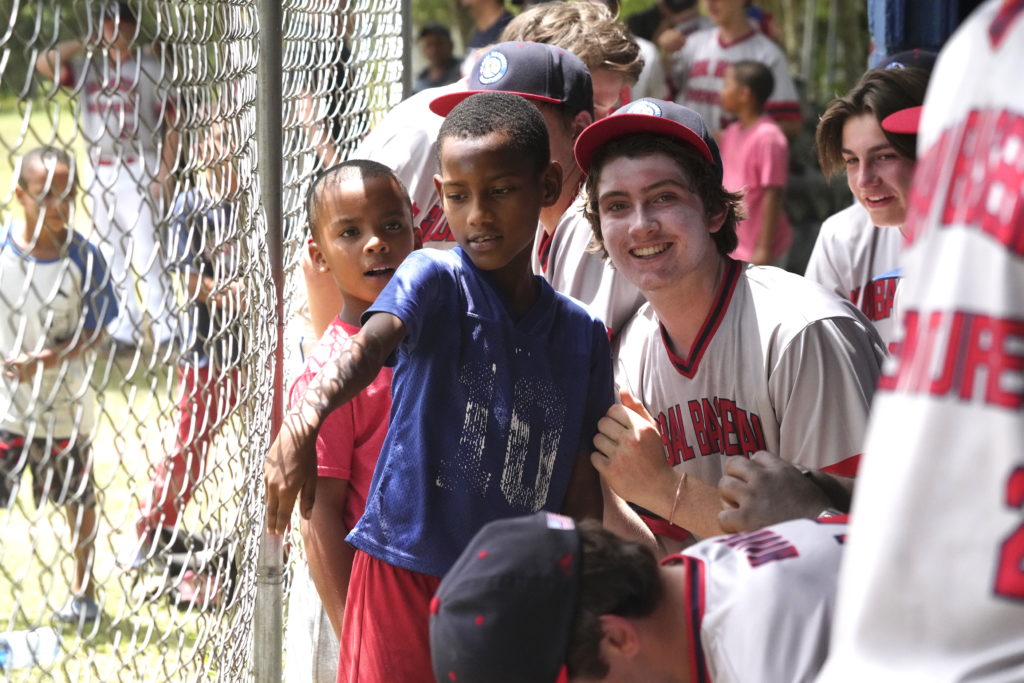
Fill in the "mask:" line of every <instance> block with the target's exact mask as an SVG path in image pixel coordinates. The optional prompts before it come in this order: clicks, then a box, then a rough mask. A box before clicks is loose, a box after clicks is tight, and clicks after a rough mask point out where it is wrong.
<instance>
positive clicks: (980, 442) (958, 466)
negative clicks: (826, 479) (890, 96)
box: [820, 0, 1024, 683]
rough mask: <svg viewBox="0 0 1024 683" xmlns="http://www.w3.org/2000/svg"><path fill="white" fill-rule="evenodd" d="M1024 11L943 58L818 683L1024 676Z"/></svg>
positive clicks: (983, 20) (990, 19)
mask: <svg viewBox="0 0 1024 683" xmlns="http://www.w3.org/2000/svg"><path fill="white" fill-rule="evenodd" d="M1022 59H1024V0H1014V1H1012V2H1010V1H1007V2H1002V3H1001V2H997V1H995V0H990V1H989V2H987V3H985V4H984V5H983V6H982V7H980V8H979V9H978V10H976V11H975V13H974V14H973V15H972V16H971V17H970V18H969V19H968V20H967V21H966V22H965V24H964V25H963V26H962V27H961V28H960V29H959V30H958V31H957V33H956V34H955V35H954V36H953V37H952V38H951V39H950V41H949V42H948V43H947V45H946V47H945V48H944V49H943V50H942V53H941V54H940V56H939V59H938V63H937V65H936V68H935V72H934V74H933V76H932V83H933V84H934V85H935V87H932V88H929V89H928V94H927V97H926V98H925V102H924V117H923V119H922V121H921V128H920V132H919V133H918V139H917V142H918V152H919V154H918V163H917V167H916V170H915V176H914V183H913V189H912V192H911V198H910V204H909V206H908V211H907V215H908V217H909V220H908V223H907V226H906V227H907V234H908V236H909V237H908V242H907V247H906V250H905V252H904V275H905V278H904V280H903V282H902V284H901V286H900V307H901V318H900V327H901V329H902V330H903V332H902V335H901V339H900V341H899V342H898V345H897V351H896V354H895V356H894V358H893V360H892V361H891V362H890V363H889V364H888V365H887V366H886V372H885V375H884V376H883V379H882V384H881V390H880V391H879V395H878V398H877V400H876V403H875V410H874V414H873V416H872V420H871V424H870V427H869V431H868V438H867V442H866V453H867V455H866V457H865V459H864V466H863V468H862V469H861V476H860V479H859V480H858V483H857V489H856V493H855V494H854V502H853V514H852V517H851V519H852V524H851V526H850V545H849V548H848V552H847V556H846V559H845V560H844V564H843V569H842V575H841V580H840V589H839V590H840V592H839V597H838V603H837V615H836V622H835V623H836V626H835V630H834V632H833V642H832V652H831V655H830V659H829V661H828V662H827V664H826V667H825V669H824V670H823V673H822V677H821V678H820V680H821V681H827V682H829V683H832V682H836V681H840V682H845V681H865V680H872V679H874V680H886V681H892V680H899V681H938V682H942V681H968V680H970V681H1021V680H1024V524H1022V504H1024V296H1022V294H1024V197H1022V194H1021V190H1022V188H1024V90H1022V89H1021V88H1019V87H1015V86H1013V85H1012V84H1014V83H1018V82H1019V78H1020V64H1021V60H1022Z"/></svg>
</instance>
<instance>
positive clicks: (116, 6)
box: [103, 2, 135, 24]
mask: <svg viewBox="0 0 1024 683" xmlns="http://www.w3.org/2000/svg"><path fill="white" fill-rule="evenodd" d="M103 18H104V19H117V20H118V21H127V22H131V23H133V24H134V23H135V12H133V11H132V8H131V7H129V6H128V3H127V2H108V3H107V4H106V5H105V6H104V7H103Z"/></svg>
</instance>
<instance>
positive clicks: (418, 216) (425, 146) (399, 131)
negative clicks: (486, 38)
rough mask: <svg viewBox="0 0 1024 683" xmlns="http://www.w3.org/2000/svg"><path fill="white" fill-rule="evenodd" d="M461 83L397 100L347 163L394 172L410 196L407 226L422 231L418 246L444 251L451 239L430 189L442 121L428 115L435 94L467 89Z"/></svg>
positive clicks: (453, 243) (439, 118) (434, 170)
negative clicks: (359, 162)
mask: <svg viewBox="0 0 1024 683" xmlns="http://www.w3.org/2000/svg"><path fill="white" fill-rule="evenodd" d="M467 87H468V86H467V82H466V79H461V80H459V81H456V82H455V83H452V84H451V85H445V86H442V87H440V88H430V89H428V90H423V91H420V92H418V93H416V94H415V95H413V96H412V97H410V98H408V99H406V100H403V101H402V102H399V103H398V105H397V106H396V107H395V108H394V109H392V110H391V111H389V112H388V113H387V115H385V116H384V118H383V119H381V122H380V123H378V124H377V125H376V126H374V128H373V130H372V131H370V134H369V135H367V136H366V138H365V139H364V140H363V141H362V142H361V143H360V145H359V147H357V148H356V151H355V152H353V153H352V154H351V155H349V158H350V159H371V160H373V161H378V162H380V163H382V164H384V165H385V166H387V167H388V168H390V169H392V170H394V172H395V175H397V176H398V177H399V178H400V179H401V180H402V182H403V183H405V189H407V190H408V191H409V197H410V198H412V218H413V223H414V224H415V225H416V227H418V228H419V229H420V230H421V231H422V233H423V246H425V247H435V248H442V249H450V248H451V247H454V246H455V237H454V236H452V231H451V230H450V229H449V228H448V219H447V217H445V215H444V209H442V208H441V198H440V197H438V196H437V190H435V189H434V174H435V173H437V172H438V169H437V134H438V132H439V131H440V130H441V124H442V123H444V117H443V116H438V115H437V114H435V113H434V112H432V111H430V103H431V102H432V101H433V100H434V99H435V98H437V97H440V96H441V95H446V94H448V93H451V92H461V91H463V90H465V89H466V88H467Z"/></svg>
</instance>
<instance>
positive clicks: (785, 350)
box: [615, 259, 884, 535]
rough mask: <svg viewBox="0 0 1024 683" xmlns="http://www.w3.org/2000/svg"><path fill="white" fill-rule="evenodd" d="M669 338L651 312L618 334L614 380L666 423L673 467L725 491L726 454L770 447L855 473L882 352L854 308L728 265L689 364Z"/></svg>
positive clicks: (664, 529) (819, 466)
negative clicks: (721, 485) (722, 486)
mask: <svg viewBox="0 0 1024 683" xmlns="http://www.w3.org/2000/svg"><path fill="white" fill-rule="evenodd" d="M664 334H665V333H664V331H663V328H662V326H661V323H660V322H659V320H658V317H657V314H656V313H655V312H654V309H653V308H652V307H651V306H649V305H647V306H644V307H643V308H641V309H640V312H639V313H638V314H637V316H636V317H635V318H634V319H633V320H632V321H630V323H629V324H628V325H627V326H626V328H625V329H624V330H623V331H622V333H621V334H620V335H619V339H618V345H617V349H616V351H617V354H618V356H617V361H616V372H615V379H616V382H617V384H618V385H619V387H620V388H622V389H628V390H629V391H630V392H631V393H632V394H633V396H635V397H636V398H637V399H639V400H640V401H641V402H642V403H643V405H644V406H645V407H646V408H647V410H648V411H649V412H650V414H651V415H652V416H653V417H654V419H655V420H656V421H657V422H658V427H659V430H660V431H661V435H662V440H663V441H664V444H665V456H666V458H667V459H668V462H669V463H670V464H671V465H672V466H673V467H675V468H677V469H679V470H681V471H684V472H686V473H688V474H689V475H690V476H695V477H697V478H698V479H700V480H701V481H703V482H705V483H707V484H711V485H713V486H717V484H718V480H719V479H720V478H721V476H722V457H721V456H722V455H746V456H749V455H750V454H752V453H754V452H756V451H759V450H769V451H771V452H773V453H777V454H778V455H779V456H780V457H782V458H783V459H785V460H787V461H789V462H791V463H794V464H796V465H802V466H804V467H807V468H810V469H815V470H824V471H826V472H832V473H835V474H840V475H846V476H852V475H853V474H855V473H856V470H857V464H858V461H859V458H860V453H861V448H862V441H863V437H864V431H865V429H866V426H867V416H868V408H869V406H870V404H871V398H872V396H873V395H874V391H875V385H876V383H877V381H878V377H879V374H880V364H881V360H882V358H883V357H884V350H883V348H882V343H881V340H880V339H879V338H878V334H877V333H876V332H875V331H874V329H873V328H872V327H871V325H870V324H869V323H868V322H867V320H865V319H864V317H863V316H861V315H860V314H858V313H857V312H856V310H855V309H854V307H853V305H852V304H851V303H850V302H848V301H844V300H842V299H840V298H838V297H836V296H834V295H833V294H832V293H830V292H827V291H825V290H824V289H823V288H821V287H820V286H818V285H816V284H814V283H811V282H808V281H807V280H805V279H804V278H802V277H800V276H798V275H793V274H791V273H787V272H786V271H783V270H781V269H778V268H772V267H758V266H751V265H749V264H746V263H743V262H741V261H733V260H732V259H727V260H726V262H725V276H724V278H723V282H722V285H721V288H720V290H719V292H718V293H717V295H716V300H715V303H714V305H713V306H712V309H711V312H710V313H709V314H708V318H707V320H705V322H704V325H703V328H702V331H701V332H700V334H698V336H697V338H696V341H695V342H694V344H693V348H692V349H691V350H690V355H689V358H680V357H678V356H677V355H676V354H675V353H673V352H672V351H670V350H669V348H668V347H667V346H666V344H665V341H664ZM652 529H653V530H654V531H655V532H656V533H670V534H671V531H670V530H671V529H672V527H668V526H667V525H661V524H657V523H655V524H652ZM672 535H678V534H672Z"/></svg>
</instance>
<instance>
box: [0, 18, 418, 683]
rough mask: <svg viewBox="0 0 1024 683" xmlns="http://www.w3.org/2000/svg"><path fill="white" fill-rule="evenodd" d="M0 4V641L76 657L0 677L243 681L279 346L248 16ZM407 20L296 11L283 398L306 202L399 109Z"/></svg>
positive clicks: (288, 105)
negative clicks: (68, 173) (317, 180)
mask: <svg viewBox="0 0 1024 683" xmlns="http://www.w3.org/2000/svg"><path fill="white" fill-rule="evenodd" d="M4 6H5V13H6V16H0V19H3V20H6V21H4V22H3V23H2V24H0V103H2V106H0V156H2V157H3V159H4V161H3V162H2V163H0V222H2V223H3V232H4V242H3V247H2V248H0V259H3V264H2V267H0V352H2V354H3V360H4V364H3V370H4V372H3V384H2V385H0V409H2V411H0V418H2V421H0V429H2V432H0V631H20V630H27V629H38V628H49V627H52V628H55V629H56V630H57V632H58V633H59V634H60V636H61V645H60V651H59V653H58V654H57V656H56V657H55V658H54V659H53V661H50V662H44V663H39V664H37V665H36V666H32V667H27V668H23V669H12V670H9V671H6V672H0V677H6V678H9V679H10V680H18V681H20V680H33V681H34V680H126V681H131V680H146V681H150V680H196V679H199V678H204V679H205V678H215V679H219V680H220V679H223V680H242V679H247V678H251V676H252V655H251V652H250V649H251V642H252V631H251V629H252V623H253V618H252V615H253V598H254V595H255V589H254V586H255V573H256V560H257V557H256V555H257V549H258V540H259V533H260V529H261V526H262V491H261V485H260V480H261V474H260V472H261V465H262V456H263V454H264V452H265V450H266V446H267V444H268V442H269V436H270V435H269V422H270V420H269V416H270V406H271V402H272V397H273V391H274V387H273V386H272V378H273V372H272V366H273V362H274V348H273V346H274V339H275V334H276V332H275V325H276V321H275V320H274V319H273V316H274V310H275V306H274V288H273V284H272V277H271V270H270V268H271V265H270V263H269V261H268V245H267V242H266V225H265V220H264V219H263V216H262V214H261V211H260V195H261V188H260V187H259V184H258V181H257V177H256V167H257V164H258V162H259V159H260V157H261V155H268V154H276V153H278V152H277V151H275V150H260V149H258V148H257V144H256V125H257V120H256V111H255V102H256V91H257V83H256V64H257V61H256V60H257V58H258V54H257V52H258V51H257V47H256V46H257V38H258V33H257V32H258V31H259V30H261V28H260V27H259V25H258V24H259V22H258V20H257V11H256V4H255V2H254V0H220V1H214V0H205V1H204V0H132V1H130V2H126V3H120V4H118V3H109V2H105V1H104V2H100V1H99V0H28V1H24V0H13V2H9V3H4ZM401 22H402V16H401V3H400V2H397V1H396V0H348V2H347V3H346V2H345V0H340V1H339V0H289V1H287V2H285V3H284V22H283V24H284V25H283V34H282V41H283V42H282V45H283V62H284V64H283V73H282V85H283V92H284V103H283V104H284V106H283V119H284V121H283V133H284V135H283V150H282V151H281V152H280V153H281V154H282V162H283V173H284V187H283V188H282V191H283V207H284V211H283V213H284V234H285V241H286V244H285V260H286V263H285V270H286V283H287V284H286V288H285V307H286V311H287V314H286V320H287V325H286V348H285V363H286V386H287V381H288V379H290V377H291V376H293V375H294V371H295V368H296V366H297V365H298V364H299V363H300V361H301V351H300V348H301V346H302V344H303V343H306V344H308V343H309V339H308V337H309V335H308V333H307V332H306V329H305V326H304V320H305V317H306V316H305V314H304V303H303V301H304V290H303V289H302V286H301V280H300V276H298V275H297V273H298V271H299V269H298V268H297V264H298V262H299V256H300V253H301V249H302V248H303V246H304V243H305V230H306V229H305V213H304V207H303V198H304V192H305V188H306V187H307V186H308V184H309V181H310V178H311V177H312V174H313V173H315V171H316V170H317V169H319V168H322V167H323V166H324V165H327V164H330V163H332V162H333V161H334V160H336V159H340V158H343V157H344V155H345V154H346V153H347V152H348V151H349V150H351V148H352V147H353V146H354V145H355V143H356V142H357V141H358V140H359V138H360V137H361V136H362V135H364V134H365V132H366V131H367V130H368V128H369V126H370V125H371V124H372V122H373V121H374V120H375V119H376V118H378V117H379V116H380V114H381V113H382V112H383V111H385V110H386V109H387V108H389V107H390V106H393V105H394V104H395V103H396V102H397V100H398V99H399V98H400V95H401V80H402V79H401V76H402V66H401V54H402V49H403V44H402V37H401V25H402V23H401ZM41 146H50V147H52V148H55V149H47V150H46V151H44V152H43V153H41V154H40V153H30V150H33V149H37V148H40V147H41ZM58 150H59V151H58ZM61 152H66V153H68V154H69V155H70V157H71V158H70V164H67V163H65V160H64V159H63V158H62V157H61ZM26 155H28V156H27V157H26ZM61 167H64V168H69V167H70V168H71V169H73V170H75V171H76V173H73V174H72V177H71V179H70V180H68V179H66V178H65V177H64V176H63V175H61V173H60V169H61ZM76 184H77V187H76ZM76 190H77V192H76ZM33 207H34V208H33ZM64 226H67V227H70V228H71V230H72V231H73V232H75V233H77V234H78V235H80V238H78V239H79V241H72V239H71V237H70V236H69V235H70V234H71V231H68V232H67V233H65V232H64V231H63V228H64ZM89 245H93V246H89ZM93 247H95V248H93ZM115 308H116V311H117V313H116V315H114V309H115ZM50 366H52V367H50ZM90 414H91V415H92V416H93V419H92V420H91V421H90V418H89V416H90ZM33 475H35V476H33ZM90 481H91V486H90ZM90 492H93V493H92V494H91V493H90ZM37 497H38V498H40V500H39V501H38V504H37V501H36V498H37ZM93 518H95V522H93ZM297 538H298V536H297V534H296V535H294V539H293V544H294V543H297ZM295 550H296V548H295V547H294V545H293V552H292V553H291V554H290V555H291V558H292V560H293V561H295V558H297V557H298V556H299V555H300V553H298V552H295ZM90 586H91V587H90ZM76 593H77V594H83V595H86V596H91V597H92V598H94V599H95V602H96V604H97V606H98V608H99V616H98V618H97V619H95V620H94V619H92V618H91V615H90V614H88V610H89V607H88V605H87V603H85V601H79V602H78V603H77V609H78V612H75V611H74V610H73V609H70V608H72V607H75V605H74V604H72V603H73V600H72V597H73V595H74V594H76ZM60 612H63V615H60V616H63V617H64V618H65V619H67V620H68V621H60V620H59V619H58V614H57V613H60Z"/></svg>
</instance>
